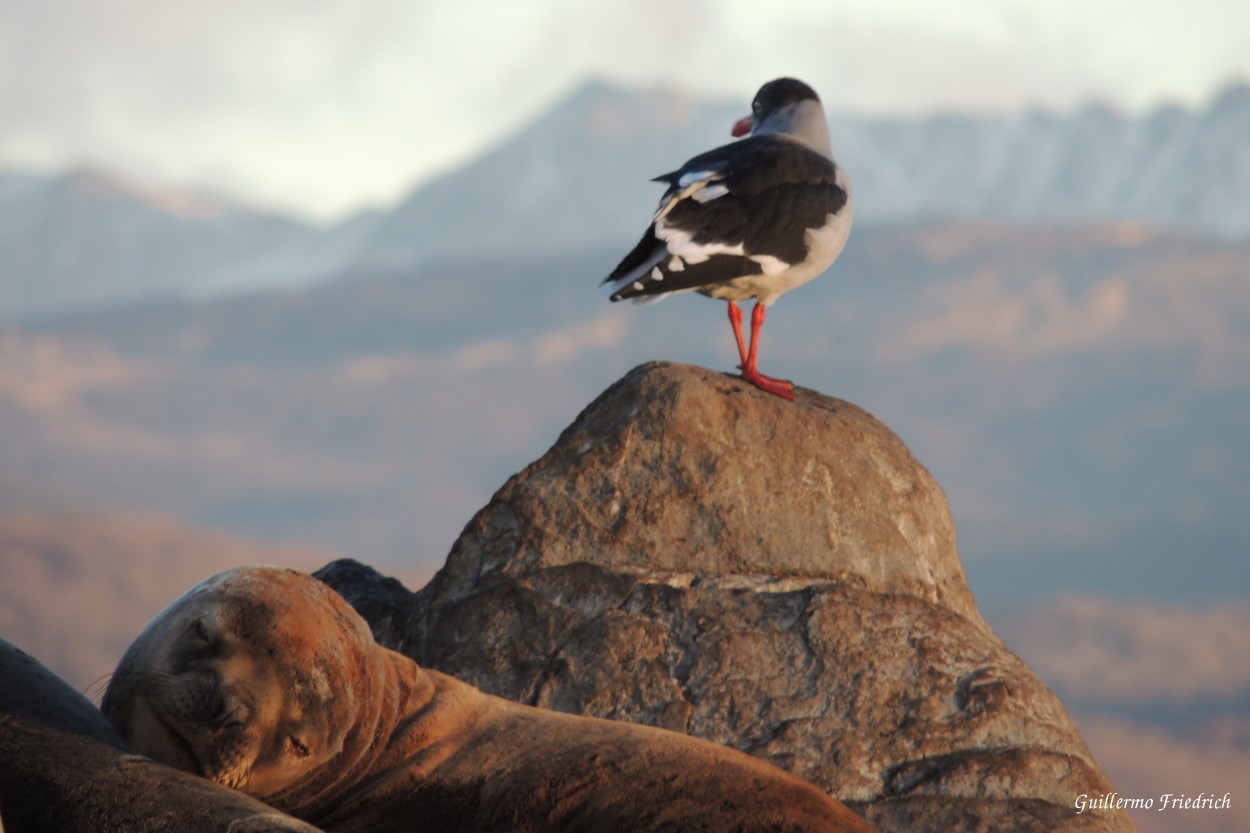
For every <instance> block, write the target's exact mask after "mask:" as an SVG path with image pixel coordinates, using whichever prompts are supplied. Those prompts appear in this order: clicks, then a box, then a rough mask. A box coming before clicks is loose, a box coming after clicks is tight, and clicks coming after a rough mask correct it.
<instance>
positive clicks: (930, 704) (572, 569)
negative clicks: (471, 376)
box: [319, 364, 1133, 833]
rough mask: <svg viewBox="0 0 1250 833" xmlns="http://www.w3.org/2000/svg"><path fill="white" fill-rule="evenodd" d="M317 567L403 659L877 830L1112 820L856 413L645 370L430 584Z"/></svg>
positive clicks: (1086, 827)
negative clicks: (680, 749)
mask: <svg viewBox="0 0 1250 833" xmlns="http://www.w3.org/2000/svg"><path fill="white" fill-rule="evenodd" d="M319 575H320V576H321V577H322V578H323V579H324V580H326V581H328V582H329V583H330V584H331V585H332V586H334V587H335V588H336V589H338V590H339V592H341V593H343V594H344V595H345V596H346V597H347V598H348V599H349V601H352V602H353V603H355V604H357V606H358V608H359V609H360V610H361V612H362V613H363V614H364V615H365V617H366V618H367V619H369V620H370V622H371V624H372V625H373V627H374V630H375V634H376V635H377V636H378V638H379V640H380V641H382V642H383V643H384V644H389V645H391V646H392V647H395V648H397V649H399V650H402V651H404V652H405V653H407V654H409V655H410V656H412V657H414V658H415V659H416V660H417V661H418V662H420V663H422V664H424V665H427V666H429V667H432V668H437V669H439V670H442V671H445V672H447V673H450V674H452V675H455V676H457V677H460V678H461V679H464V680H467V681H469V682H471V683H473V684H475V685H478V686H480V687H481V688H483V689H485V690H487V691H490V692H492V693H495V694H499V695H502V696H504V697H508V698H511V699H514V700H518V701H521V702H525V703H530V704H533V705H537V706H544V707H548V708H553V709H559V710H562V711H568V712H574V713H578V714H588V715H594V716H598V717H606V718H613V719H620V720H629V721H636V722H640V723H649V724H653V725H657V726H662V727H666V728H669V729H675V730H678V731H684V732H688V733H690V734H693V735H696V736H699V737H702V738H706V739H708V740H712V741H716V742H719V743H723V744H727V745H729V746H733V747H736V748H738V749H741V750H744V751H746V752H748V753H750V754H753V755H758V756H760V757H762V758H765V759H767V760H769V761H771V762H773V763H775V764H778V765H780V766H782V767H784V768H786V769H789V770H791V771H793V772H795V773H797V774H799V775H800V776H802V777H804V778H807V779H808V780H810V781H812V782H814V783H816V784H818V785H820V786H821V787H822V788H824V789H826V790H828V791H829V793H830V794H832V795H833V796H835V797H837V798H839V799H841V800H843V801H845V802H847V803H848V804H850V805H851V806H852V807H855V808H856V809H857V810H859V811H860V812H861V813H862V814H863V815H864V816H865V817H866V818H867V819H868V820H869V821H870V822H872V823H873V824H875V825H876V826H878V827H879V828H880V829H881V830H882V831H887V832H888V831H900V833H901V831H935V833H936V831H952V830H967V831H973V830H975V831H1013V833H1015V832H1017V831H1028V830H1060V829H1062V830H1065V831H1077V830H1080V831H1125V830H1132V829H1133V828H1132V823H1131V822H1130V821H1129V819H1128V817H1127V815H1125V814H1124V813H1123V812H1120V811H1099V812H1088V811H1087V812H1085V813H1083V814H1077V813H1076V811H1075V805H1076V800H1077V798H1078V796H1080V795H1081V794H1086V795H1088V796H1090V797H1098V796H1102V795H1103V794H1106V793H1110V792H1112V787H1111V785H1110V784H1109V783H1108V781H1107V778H1106V777H1105V776H1104V775H1103V774H1102V772H1101V771H1100V770H1099V768H1098V765H1097V764H1096V762H1095V761H1094V759H1093V757H1092V755H1091V754H1090V752H1089V749H1088V748H1087V747H1086V745H1085V743H1084V742H1083V741H1082V739H1081V737H1080V735H1079V733H1078V732H1077V730H1076V728H1075V727H1074V726H1073V724H1072V722H1071V720H1070V719H1069V718H1068V715H1067V714H1066V712H1065V711H1064V708H1063V706H1062V704H1060V702H1059V700H1058V699H1057V698H1056V697H1055V695H1054V694H1053V693H1052V692H1051V691H1050V690H1049V689H1047V688H1046V686H1045V685H1043V684H1042V683H1041V682H1040V681H1039V680H1038V679H1037V678H1036V677H1035V676H1034V675H1033V674H1032V672H1031V671H1030V670H1029V668H1028V667H1027V666H1026V665H1025V664H1024V663H1023V662H1022V661H1021V660H1020V659H1019V658H1018V657H1016V656H1015V655H1014V654H1012V653H1011V652H1010V651H1009V650H1007V648H1006V647H1005V646H1004V645H1003V644H1002V642H1001V641H1000V640H999V639H998V638H997V637H995V636H994V634H993V633H992V632H991V631H990V629H989V628H988V626H987V625H986V624H985V622H984V621H983V620H982V619H981V617H980V615H979V614H978V612H977V609H976V604H975V602H974V600H973V597H972V594H971V592H970V591H969V589H968V586H967V582H966V580H965V575H964V571H963V568H962V566H961V564H960V561H959V555H958V552H957V550H956V545H955V532H954V525H953V523H952V521H951V518H950V512H949V508H948V505H947V501H946V497H945V495H944V494H943V493H942V490H941V489H940V488H939V487H938V485H937V483H936V482H934V480H933V478H932V477H931V476H930V474H929V473H928V472H927V471H926V470H925V469H924V467H923V466H921V465H920V463H919V462H917V461H916V460H915V458H914V457H913V456H912V455H911V454H910V453H909V451H908V450H907V448H906V447H905V446H904V444H903V443H902V441H901V440H899V438H898V437H897V436H895V435H894V434H893V433H892V432H891V431H890V430H889V429H888V428H886V427H885V426H884V425H882V424H881V423H880V422H878V421H877V420H876V419H874V418H873V417H872V416H871V415H869V414H867V413H866V412H864V411H863V410H861V409H859V408H857V407H855V406H854V405H851V404H849V403H846V402H842V401H840V400H836V399H831V398H828V397H825V396H822V395H820V394H817V393H814V392H811V391H807V390H800V391H798V399H797V401H795V402H786V401H783V400H781V399H778V398H775V397H772V396H769V395H768V394H764V393H762V392H760V391H758V390H756V389H755V388H753V387H751V386H749V385H746V384H744V383H742V382H741V381H739V380H737V379H736V378H733V377H729V376H725V375H721V374H717V373H713V372H710V371H707V370H702V369H699V368H692V367H685V366H678V365H671V364H648V365H644V366H642V367H639V368H636V369H635V370H633V371H632V372H630V373H629V374H628V375H626V376H625V377H624V378H623V379H621V380H620V381H619V382H617V383H616V384H615V385H613V386H612V387H611V388H609V389H608V390H607V391H606V392H605V393H603V394H602V395H601V396H600V397H599V398H598V399H596V400H595V401H594V402H593V403H592V404H591V405H590V406H589V407H588V408H586V410H585V411H584V412H583V413H582V414H581V415H580V416H579V417H578V418H577V420H576V421H575V422H574V423H573V424H572V425H571V426H570V427H569V428H568V429H566V430H565V431H564V433H563V434H562V435H561V436H560V438H559V440H558V441H557V442H556V444H555V445H554V446H553V447H552V448H551V449H550V450H549V451H548V452H547V453H546V454H545V455H543V457H542V458H541V459H539V460H537V461H536V462H534V463H533V464H531V465H530V466H529V467H527V468H526V469H525V470H524V471H522V472H520V473H519V474H517V475H516V476H514V477H513V478H512V479H511V480H509V481H508V483H507V484H505V485H504V487H503V488H502V489H500V490H499V492H498V493H497V494H496V495H495V496H494V498H493V499H492V500H491V502H490V503H489V504H488V505H487V506H486V507H485V508H484V509H482V510H481V511H480V512H478V514H477V515H476V516H475V517H474V518H473V519H472V520H471V521H470V522H469V524H468V526H467V527H466V528H465V530H464V532H463V533H462V534H461V536H460V538H459V540H457V542H456V543H455V545H454V547H453V548H452V551H451V554H450V555H449V556H448V559H447V563H446V565H445V566H444V568H443V569H442V570H441V571H440V572H439V573H438V574H437V575H436V576H435V578H434V579H433V580H432V581H431V582H430V583H429V585H427V586H426V587H425V588H424V589H422V590H421V591H420V592H419V593H416V594H411V593H408V592H407V591H406V590H404V589H403V588H402V586H400V585H399V584H398V583H396V582H393V581H391V580H386V579H383V578H382V577H381V576H379V575H377V574H376V573H374V572H373V571H372V570H369V569H368V568H364V567H363V566H361V565H358V564H353V563H348V562H339V563H336V564H333V565H330V566H329V567H327V568H325V569H323V570H322V571H321V572H320V573H319Z"/></svg>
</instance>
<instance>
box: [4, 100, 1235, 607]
mask: <svg viewBox="0 0 1250 833" xmlns="http://www.w3.org/2000/svg"><path fill="white" fill-rule="evenodd" d="M741 110H742V107H741V106H739V105H725V104H716V103H705V102H699V101H697V100H694V99H691V98H689V97H687V96H683V95H680V94H677V93H673V92H666V91H643V92H631V91H625V90H621V89H617V88H613V87H610V86H607V85H605V84H602V83H592V84H589V85H587V86H585V87H583V88H581V89H580V90H578V91H576V92H575V93H574V94H572V95H571V96H570V97H569V98H568V99H566V100H565V101H564V102H562V103H560V104H558V105H557V106H556V107H554V108H553V109H552V110H551V111H550V112H549V113H547V114H546V115H545V116H543V117H542V118H540V119H538V120H537V121H536V122H535V123H533V124H532V125H530V126H529V127H527V128H525V129H523V130H521V131H520V132H519V133H517V134H516V135H515V136H513V137H511V138H510V139H507V140H505V141H504V142H502V143H501V144H500V145H499V146H498V147H496V148H495V149H494V150H492V151H490V152H488V153H486V154H484V155H483V156H482V157H481V158H479V159H477V160H475V161H473V162H472V163H470V164H468V165H466V166H465V167H464V168H462V169H460V170H457V171H453V172H451V173H449V174H447V175H446V176H444V177H442V178H439V179H437V180H434V181H431V182H429V183H426V184H425V185H423V186H422V187H420V188H418V189H416V190H415V191H414V192H413V193H412V194H411V195H410V196H409V197H408V198H407V199H406V200H404V201H403V202H401V203H400V204H399V205H397V206H394V207H393V208H391V209H389V210H386V211H373V212H365V213H361V214H359V215H357V216H355V217H351V218H349V219H347V220H346V221H344V222H342V223H340V224H337V225H334V226H331V227H326V228H317V227H313V226H310V225H308V224H306V223H303V222H301V221H298V220H296V219H293V218H290V217H281V216H275V215H273V214H268V213H264V212H259V211H255V210H251V209H248V208H245V207H241V206H238V205H236V204H232V203H231V202H230V201H229V200H227V199H224V198H222V197H220V196H215V195H212V194H208V193H187V192H178V191H170V190H162V189H155V188H150V187H139V186H136V185H134V184H133V183H128V182H125V181H122V180H120V179H118V178H117V177H114V176H111V175H108V174H105V173H101V172H98V171H96V172H92V171H77V172H73V173H69V174H66V175H63V176H39V175H33V174H10V175H6V176H5V177H3V179H0V235H3V241H2V245H0V256H2V257H3V258H4V263H3V269H2V270H0V321H3V320H4V319H5V318H7V323H4V324H0V358H2V360H0V426H2V427H3V432H2V439H0V512H3V511H14V510H18V509H29V510H35V511H42V510H43V509H45V508H46V507H54V508H65V507H74V506H79V505H86V506H92V507H97V506H105V507H118V508H122V509H126V510H129V511H138V512H148V511H155V512H160V513H165V514H169V515H172V516H175V517H177V518H180V519H183V520H186V521H190V522H194V523H197V524H201V525H205V526H208V527H213V528H224V529H228V530H231V531H234V532H237V533H242V534H247V535H253V536H258V537H262V538H267V539H270V540H282V541H297V542H300V543H302V544H305V545H311V546H316V547H325V548H329V549H335V550H339V551H342V552H346V553H349V554H353V555H356V556H358V557H361V558H365V559H371V560H376V561H380V562H382V563H384V564H385V563H395V562H396V561H403V562H406V563H413V562H415V563H418V564H429V565H433V566H437V564H438V563H439V562H441V559H442V557H443V555H444V554H445V550H446V547H447V545H448V544H449V543H450V541H451V540H452V539H453V538H454V537H455V534H456V532H457V531H458V529H459V525H460V524H462V523H464V522H465V521H466V520H467V519H468V517H469V516H470V515H471V514H472V512H473V511H474V510H475V509H477V508H478V507H479V506H480V505H482V504H484V503H485V502H486V499H487V497H488V496H489V494H490V491H491V490H492V489H494V488H496V487H497V486H499V485H500V484H501V483H502V482H503V480H504V479H505V478H506V477H507V476H508V475H509V474H510V473H512V472H513V471H515V470H517V468H519V467H521V466H523V465H524V464H525V463H527V462H528V461H529V460H531V459H533V458H535V457H537V456H538V455H539V454H540V453H541V451H542V450H543V448H544V447H545V444H546V443H548V442H550V441H551V440H552V439H554V437H555V435H556V434H557V432H558V431H559V430H560V429H561V428H562V427H563V426H564V425H566V424H567V423H568V422H569V421H570V420H571V419H572V416H573V415H574V414H575V413H576V412H577V410H578V409H579V408H580V407H582V406H583V405H584V404H585V403H586V402H588V401H589V400H590V399H591V398H592V397H593V396H595V395H596V394H597V393H598V392H599V391H600V390H602V389H603V388H604V387H606V386H607V385H608V384H609V383H610V382H611V381H613V380H614V379H615V378H617V377H618V376H619V375H621V374H623V373H624V372H625V371H626V370H628V368H629V367H631V366H632V365H634V364H637V363H639V362H642V361H646V360H649V359H655V358H665V359H671V360H676V361H686V362H692V363H698V364H704V365H708V366H711V367H724V368H726V369H728V368H729V367H730V366H731V365H732V359H731V357H732V356H733V350H732V345H731V341H730V338H729V332H728V328H727V327H726V326H725V325H724V308H723V305H720V304H713V303H710V302H707V301H703V300H700V299H697V298H692V297H687V298H679V299H674V300H671V301H668V302H665V303H664V304H659V305H655V306H651V307H646V308H641V309H633V308H629V307H627V306H626V307H621V306H614V305H609V304H607V303H606V302H604V301H603V299H602V298H601V297H600V296H599V294H598V293H597V291H596V289H595V284H596V283H597V281H598V280H599V278H600V277H601V276H602V275H604V274H606V273H607V271H608V270H609V269H610V268H611V267H612V265H613V264H614V263H615V261H616V260H617V259H618V258H619V256H620V255H621V254H622V253H623V252H624V251H625V250H626V247H628V246H629V245H630V244H632V242H633V241H634V239H635V235H636V234H637V233H638V232H639V231H640V230H641V228H642V225H643V223H644V222H645V219H646V217H647V215H648V212H649V210H650V208H651V206H652V205H653V204H654V200H655V198H656V196H657V194H658V191H659V186H657V185H655V184H654V183H650V182H648V181H647V178H648V177H649V176H651V175H653V174H657V173H661V172H663V171H666V170H669V169H671V168H672V167H674V166H675V165H676V164H677V163H679V162H680V161H682V160H684V159H685V158H686V157H687V156H689V155H690V154H693V153H695V152H697V151H698V150H701V149H704V148H706V147H707V146H709V145H710V144H712V143H715V142H718V141H720V140H721V139H722V138H724V136H725V132H724V131H726V130H727V128H728V126H729V124H730V123H731V122H732V120H733V118H734V117H735V116H736V115H737V114H739V112H740V111H741ZM833 134H834V137H835V146H836V147H837V148H838V153H839V156H840V158H841V160H842V161H843V162H844V163H845V164H846V165H847V167H848V168H849V169H850V170H851V172H852V176H853V179H854V181H855V183H856V190H857V212H858V217H859V220H858V221H857V228H856V230H855V232H854V233H853V234H852V237H851V242H850V244H849V245H848V248H847V250H846V252H845V253H844V255H843V257H842V258H841V259H840V260H839V262H838V263H837V264H836V265H835V266H834V268H833V269H832V270H831V272H830V274H829V275H827V276H826V277H824V278H822V279H821V280H818V281H816V282H814V283H813V284H811V285H810V286H808V287H804V288H803V292H802V298H801V300H795V301H792V300H791V299H790V298H789V297H787V298H786V299H785V300H784V301H783V302H782V303H781V304H779V305H778V307H777V308H776V311H775V312H774V314H773V315H772V316H771V317H770V323H769V326H768V328H767V329H766V331H765V344H764V348H763V352H762V355H763V364H764V367H765V369H766V371H768V372H773V373H778V374H784V375H787V376H792V377H793V378H795V379H796V380H797V381H798V382H799V383H800V384H805V385H808V386H811V387H815V388H818V389H820V390H822V391H824V392H826V393H830V394H834V395H838V396H843V397H845V398H848V399H851V400H853V401H856V402H857V403H859V404H861V405H864V406H865V407H868V408H869V409H871V410H873V411H874V412H875V413H877V415H878V416H879V417H881V418H882V419H883V420H884V421H885V422H886V423H887V424H889V425H890V426H891V427H893V428H894V429H895V430H896V431H898V432H899V433H900V434H901V435H902V436H903V438H904V439H905V440H906V441H907V442H908V443H909V444H910V445H911V446H912V447H913V450H915V451H916V453H917V455H918V456H919V457H920V459H921V460H922V461H924V462H925V463H926V464H927V465H928V466H929V467H930V468H931V469H933V470H934V473H935V474H936V475H937V477H938V480H939V482H940V483H942V485H943V487H944V488H945V489H946V491H947V493H948V494H949V495H950V497H951V500H952V505H953V508H954V513H955V517H956V520H957V521H958V523H959V529H960V535H961V550H962V552H963V553H964V556H965V560H966V562H967V563H968V564H969V566H970V567H975V568H976V569H975V571H974V572H973V573H972V575H971V581H972V586H973V589H974V590H975V591H976V592H977V593H978V594H979V595H980V596H982V598H984V599H987V600H989V601H991V602H1006V601H1010V600H1018V599H1021V598H1024V597H1033V596H1045V595H1047V594H1050V593H1052V592H1057V591H1062V590H1064V589H1070V588H1072V587H1074V586H1075V587H1081V588H1083V589H1085V590H1087V591H1090V592H1109V593H1114V594H1118V595H1126V596H1132V595H1143V596H1150V597H1158V598H1171V597H1175V596H1182V597H1184V598H1186V599H1189V600H1191V601H1199V602H1201V601H1204V600H1210V599H1215V598H1224V597H1227V596H1243V597H1244V596H1246V595H1250V576H1248V574H1247V566H1246V561H1245V559H1244V557H1243V556H1244V553H1245V552H1247V551H1248V550H1250V519H1248V518H1250V513H1247V512H1246V511H1245V509H1246V506H1247V504H1250V477H1248V476H1247V474H1246V470H1245V466H1244V461H1245V460H1246V459H1250V433H1248V432H1246V431H1245V425H1247V424H1250V370H1248V368H1250V281H1247V280H1246V276H1247V275H1250V242H1248V241H1247V240H1246V237H1247V236H1250V214H1248V213H1247V212H1250V162H1248V161H1247V160H1250V87H1246V86H1233V87H1229V88H1228V89H1226V90H1225V91H1224V92H1223V93H1221V94H1220V95H1218V96H1217V97H1216V98H1215V99H1214V100H1213V101H1212V103H1211V104H1210V105H1209V106H1208V107H1206V108H1204V109H1202V110H1197V111H1187V110H1181V109H1178V108H1168V109H1161V110H1158V111H1155V112H1153V113H1149V114H1146V115H1143V116H1132V117H1130V116H1126V115H1121V114H1117V113H1115V112H1114V111H1111V110H1109V109H1107V108H1099V107H1089V108H1086V109H1085V110H1082V111H1079V112H1076V113H1071V114H1066V115H1048V114H1042V113H1031V114H1023V115H1019V116H1015V117H1007V116H1002V117H992V116H977V117H971V116H942V117H934V118H931V119H923V120H912V121H886V120H876V121H873V120H856V119H851V118H846V117H838V118H836V119H835V120H834V122H833ZM990 216H992V217H995V218H996V219H986V217H990ZM1003 218H1006V219H1003ZM1178 552H1183V553H1185V558H1184V559H1178V558H1177V557H1176V553H1178ZM1195 576H1200V577H1201V580H1192V579H1193V578H1194V577H1195Z"/></svg>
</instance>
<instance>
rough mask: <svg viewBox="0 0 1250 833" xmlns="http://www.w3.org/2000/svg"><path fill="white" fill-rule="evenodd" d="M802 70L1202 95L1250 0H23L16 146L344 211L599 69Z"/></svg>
mask: <svg viewBox="0 0 1250 833" xmlns="http://www.w3.org/2000/svg"><path fill="white" fill-rule="evenodd" d="M765 8H767V11H764V10H763V9H765ZM782 74H786V75H795V76H798V77H800V78H803V79H804V80H807V81H808V82H809V83H811V84H812V85H813V86H814V87H816V89H817V91H818V92H819V93H820V94H821V97H822V98H823V99H824V100H825V102H826V104H827V105H828V106H829V107H830V108H832V109H842V110H849V111H853V112H860V113H869V114H880V113H892V114H893V113H917V112H931V111H934V110H945V109H952V108H955V109H960V110H970V109H971V110H979V111H984V110H996V109H1018V108H1021V107H1026V106H1034V105H1040V106H1044V107H1050V108H1065V107H1072V106H1076V105H1078V104H1080V103H1082V102H1085V101H1088V100H1090V99H1093V98H1097V99H1101V100H1104V101H1108V102H1111V103H1113V104H1116V105H1118V106H1121V107H1124V108H1126V109H1132V110H1140V109H1142V108H1147V107H1151V106H1155V105H1157V104H1159V103H1162V102H1179V103H1182V104H1188V105H1194V106H1201V105H1203V104H1205V103H1206V102H1208V101H1209V100H1210V98H1211V96H1212V95H1213V94H1214V93H1215V92H1216V91H1217V90H1218V88H1219V87H1220V86H1222V85H1223V84H1225V83H1226V82H1228V81H1229V80H1232V79H1247V78H1250V3H1245V2H1241V3H1238V2H1230V0H1187V1H1186V2H1177V0H944V2H940V3H934V2H927V1H926V0H872V2H865V1H864V0H808V2H803V0H767V2H763V0H733V1H732V2H710V0H593V1H592V2H586V0H210V2H205V0H0V167H9V168H12V167H39V168H42V169H49V168H60V167H65V166H69V165H74V164H82V163H89V164H97V165H104V166H109V167H113V168H117V169H119V170H121V171H124V172H126V173H129V174H131V175H138V176H141V177H144V178H147V179H149V180H156V181H166V182H175V183H181V184H191V183H208V184H212V185H215V186H217V187H219V188H220V189H222V190H224V191H227V192H229V193H232V194H235V195H238V196H241V197H243V198H245V199H249V200H253V201H255V202H257V203H259V204H261V205H267V206H273V207H279V208H282V209H284V210H289V211H294V212H298V213H301V214H304V215H307V216H312V217H320V218H330V217H335V216H338V215H341V214H342V213H344V212H347V211H349V210H352V209H355V208H358V207H361V206H362V205H367V204H382V203H385V202H387V201H390V200H393V199H396V198H397V197H399V196H400V195H401V194H402V193H403V192H405V191H407V190H408V189H409V188H411V187H412V186H413V185H414V184H416V183H417V182H419V181H420V180H421V179H423V178H426V177H428V176H430V175H432V174H434V173H437V172H439V171H442V170H446V169H447V168H448V167H450V166H454V165H455V164H457V163H459V162H462V161H465V160H466V159H468V158H470V157H471V156H472V155H474V154H475V153H477V152H479V151H481V150H483V149H484V148H485V147H487V146H488V145H490V144H491V143H492V142H494V141H496V140H498V139H500V138H502V137H503V136H505V135H506V134H507V133H508V132H509V131H511V130H513V129H515V128H516V127H518V126H520V125H521V124H522V123H524V122H525V121H526V120H527V119H530V118H533V117H534V116H535V115H537V114H538V113H540V112H541V111H542V110H543V108H545V107H547V106H550V105H551V104H552V103H554V102H555V101H556V100H557V99H558V98H559V97H560V96H562V95H564V94H566V93H568V92H569V91H570V90H571V89H572V88H573V87H575V86H576V85H577V84H579V83H580V82H581V81H583V80H584V79H586V78H587V77H590V76H600V77H604V78H607V79H609V80H613V81H618V82H623V83H627V84H632V85H649V86H650V85H668V86H676V87H681V88H684V89H688V90H691V91H694V92H697V93H703V94H709V95H715V96H718V97H721V98H726V99H730V100H734V99H738V100H741V101H742V103H743V107H744V112H745V107H746V105H747V103H748V102H749V100H750V98H751V96H752V94H753V93H754V92H755V89H756V88H757V87H758V86H759V85H760V83H762V82H763V81H766V80H768V79H769V78H772V77H775V76H777V75H782Z"/></svg>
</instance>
